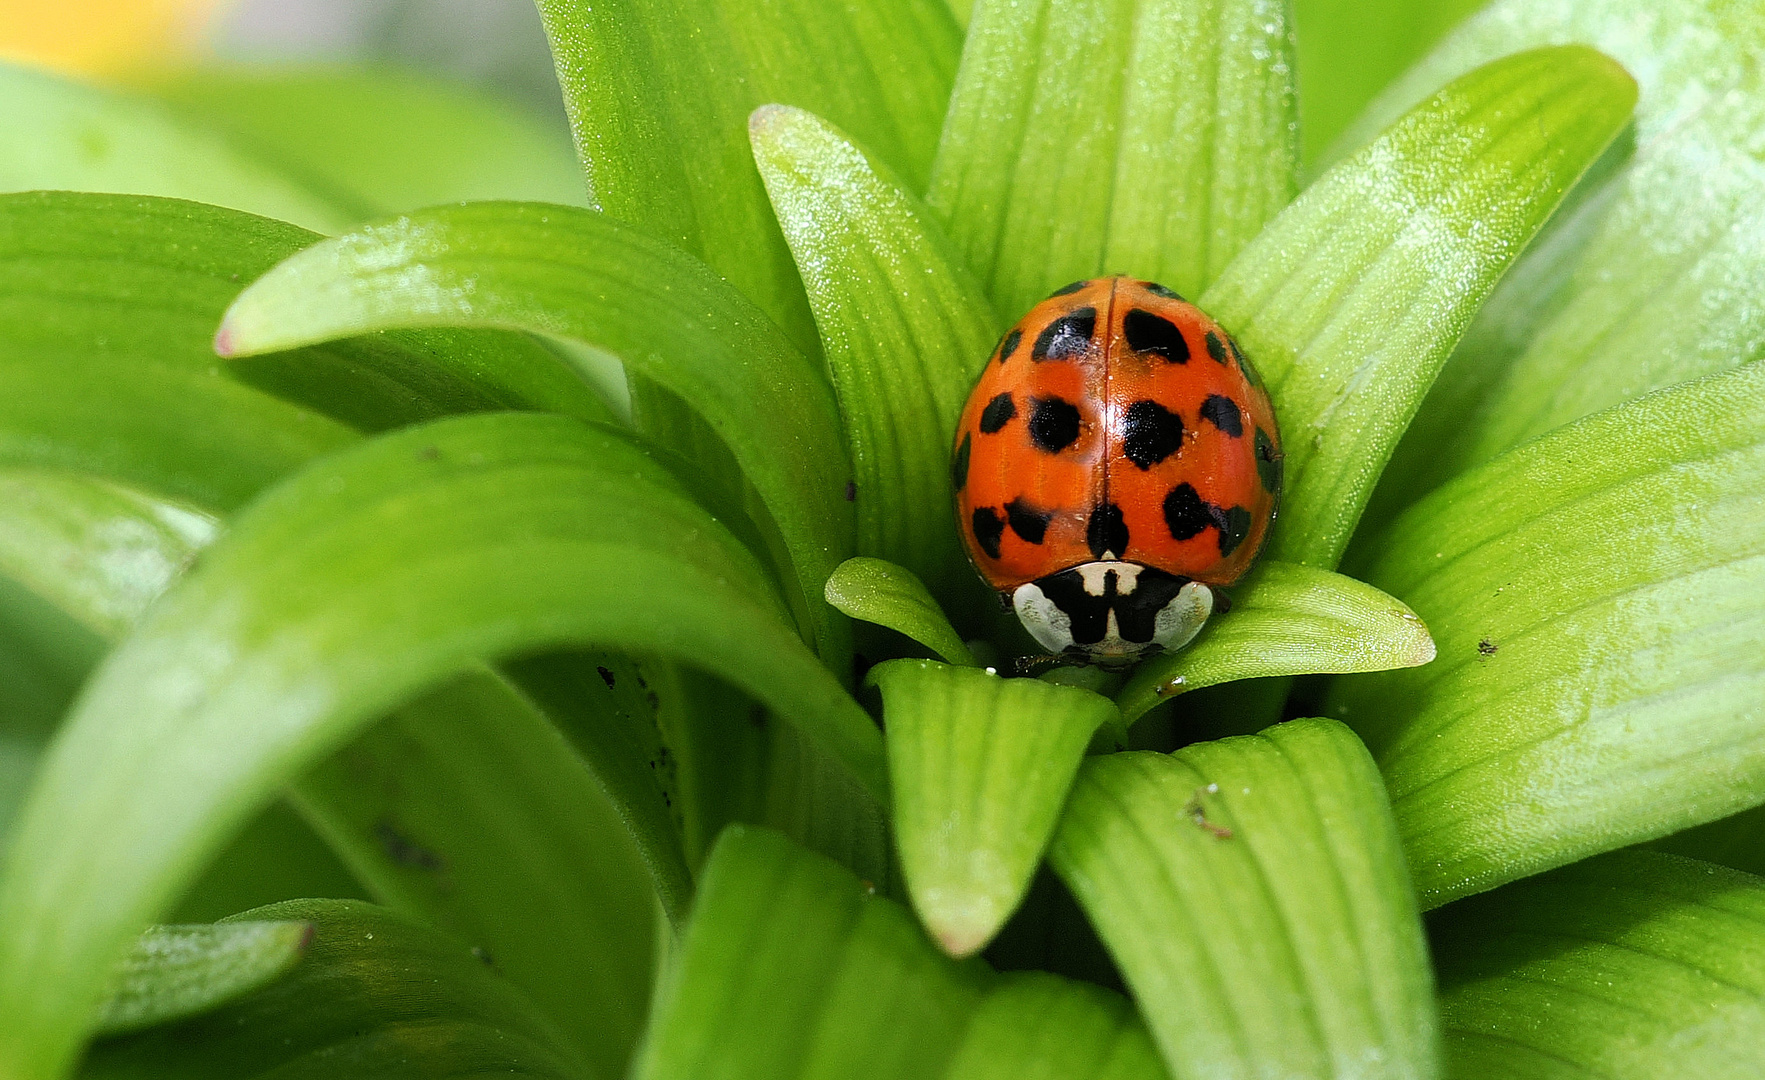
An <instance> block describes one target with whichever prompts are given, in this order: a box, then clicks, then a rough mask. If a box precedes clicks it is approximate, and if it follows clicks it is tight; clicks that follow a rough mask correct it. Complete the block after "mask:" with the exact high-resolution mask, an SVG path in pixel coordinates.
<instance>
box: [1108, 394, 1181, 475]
mask: <svg viewBox="0 0 1765 1080" xmlns="http://www.w3.org/2000/svg"><path fill="white" fill-rule="evenodd" d="M1182 446H1183V418H1182V417H1180V416H1178V415H1177V414H1176V413H1174V412H1171V411H1170V410H1169V409H1167V408H1165V407H1164V406H1163V405H1160V404H1159V403H1158V402H1156V401H1150V400H1148V401H1136V402H1134V403H1133V404H1132V405H1129V406H1128V411H1127V413H1126V415H1124V416H1123V417H1122V452H1123V453H1124V454H1126V455H1127V456H1128V460H1129V461H1131V462H1133V463H1134V464H1135V465H1138V466H1139V467H1140V468H1142V469H1150V468H1152V466H1154V465H1156V464H1158V463H1159V462H1161V461H1163V460H1164V459H1165V458H1167V457H1170V456H1171V455H1172V454H1174V453H1176V452H1177V451H1178V450H1180V449H1182Z"/></svg>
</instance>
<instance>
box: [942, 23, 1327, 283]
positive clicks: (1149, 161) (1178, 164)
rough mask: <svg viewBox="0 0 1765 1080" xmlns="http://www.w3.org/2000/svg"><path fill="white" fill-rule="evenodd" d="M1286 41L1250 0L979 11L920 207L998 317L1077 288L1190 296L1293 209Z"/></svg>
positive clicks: (1283, 27)
mask: <svg viewBox="0 0 1765 1080" xmlns="http://www.w3.org/2000/svg"><path fill="white" fill-rule="evenodd" d="M1295 110H1296V105H1295V101H1294V94H1293V43H1292V31H1291V28H1290V27H1289V25H1288V22H1287V15H1286V10H1285V8H1284V6H1283V5H1280V4H1269V3H1264V2H1261V0H1081V2H1070V3H1065V2H1057V0H983V2H982V3H980V4H979V5H977V6H976V8H975V12H974V17H973V21H972V23H971V24H970V27H969V32H968V39H967V43H966V44H965V45H964V48H963V54H962V70H961V72H960V73H959V75H958V76H957V80H956V89H955V92H954V94H953V95H952V97H951V100H950V115H949V117H948V119H946V121H945V123H944V135H943V141H942V143H941V144H940V145H939V147H938V159H937V165H936V168H935V169H934V171H933V176H932V186H931V192H930V195H929V196H928V198H929V200H930V202H931V204H932V205H933V206H935V207H937V208H938V209H939V210H941V211H943V212H944V213H945V214H946V215H948V217H949V220H950V232H951V235H952V236H953V237H954V238H955V240H956V243H957V245H958V246H959V247H960V248H961V249H962V251H963V252H964V253H965V254H966V255H967V256H968V263H969V265H970V266H972V267H973V268H974V270H975V272H976V273H977V274H979V275H980V276H981V279H982V280H983V281H984V282H985V283H986V285H987V287H988V289H989V291H990V292H991V294H992V297H993V300H994V302H995V303H997V304H998V306H999V310H1000V311H1001V312H1003V313H1004V314H1005V315H1006V316H1007V317H1015V316H1016V315H1017V313H1019V312H1022V311H1024V310H1026V309H1028V308H1029V306H1030V305H1031V304H1033V303H1035V302H1036V301H1038V300H1040V299H1042V297H1043V296H1045V295H1047V293H1048V291H1049V290H1050V289H1053V288H1055V287H1057V286H1060V285H1064V284H1066V283H1067V282H1069V281H1073V280H1075V279H1078V278H1088V277H1095V276H1097V275H1099V274H1104V273H1123V272H1127V273H1132V274H1137V275H1139V276H1141V277H1145V278H1151V279H1153V280H1155V281H1158V282H1161V283H1163V284H1165V285H1167V286H1169V287H1171V288H1173V289H1176V290H1177V291H1178V292H1181V293H1184V294H1186V295H1190V296H1193V295H1196V294H1198V293H1199V292H1200V291H1201V290H1202V289H1204V288H1206V287H1207V286H1208V284H1209V283H1210V282H1212V281H1213V280H1214V279H1215V278H1216V277H1218V276H1219V274H1220V272H1221V271H1222V270H1224V269H1225V267H1226V264H1227V263H1229V262H1231V260H1232V258H1233V256H1235V255H1237V254H1238V252H1239V250H1240V249H1242V248H1243V247H1244V245H1245V244H1247V243H1249V242H1250V240H1251V238H1253V237H1255V236H1256V234H1257V233H1258V232H1259V231H1260V230H1261V229H1262V227H1263V224H1264V223H1265V222H1266V221H1268V220H1269V219H1270V218H1272V217H1274V216H1275V214H1276V213H1277V212H1278V211H1279V210H1280V209H1281V208H1282V207H1283V206H1285V205H1287V203H1288V201H1289V200H1291V199H1292V198H1293V193H1294V191H1295V188H1296V184H1297V177H1296V171H1297V168H1298V151H1299V136H1298V130H1297V127H1296V125H1295Z"/></svg>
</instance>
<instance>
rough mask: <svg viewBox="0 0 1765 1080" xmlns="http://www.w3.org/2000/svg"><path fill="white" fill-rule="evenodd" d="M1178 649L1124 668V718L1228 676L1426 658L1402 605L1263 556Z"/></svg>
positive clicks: (1412, 618) (1422, 638)
mask: <svg viewBox="0 0 1765 1080" xmlns="http://www.w3.org/2000/svg"><path fill="white" fill-rule="evenodd" d="M1231 595H1232V610H1231V611H1229V612H1226V613H1225V614H1220V615H1214V616H1213V617H1212V618H1210V619H1209V620H1208V623H1207V625H1206V626H1205V627H1203V628H1202V631H1201V634H1200V635H1199V636H1198V637H1197V638H1196V639H1195V641H1194V642H1193V643H1191V644H1190V645H1188V646H1187V647H1185V648H1184V649H1183V650H1182V651H1180V652H1177V653H1173V654H1171V655H1169V656H1155V657H1153V658H1151V659H1150V660H1147V661H1145V662H1143V663H1141V664H1140V666H1139V667H1137V668H1135V669H1134V674H1133V677H1132V678H1130V679H1129V680H1128V683H1127V685H1126V686H1124V687H1122V689H1121V692H1120V693H1119V694H1117V695H1116V704H1117V705H1119V706H1120V707H1121V710H1122V718H1123V719H1124V720H1126V721H1127V722H1128V723H1130V724H1131V723H1133V722H1134V721H1135V720H1136V719H1138V718H1139V717H1141V716H1143V715H1144V714H1145V713H1147V712H1148V711H1150V710H1151V709H1152V708H1153V707H1154V706H1156V705H1157V704H1158V703H1159V702H1161V701H1164V700H1166V699H1168V698H1171V697H1174V696H1176V695H1177V694H1183V693H1187V692H1189V691H1191V690H1199V689H1201V688H1202V687H1206V686H1217V685H1219V684H1222V683H1228V682H1234V681H1236V680H1238V679H1260V678H1266V677H1269V676H1276V675H1311V674H1317V673H1322V672H1346V671H1382V670H1384V669H1386V668H1396V667H1415V666H1416V665H1418V664H1426V663H1428V662H1429V661H1430V660H1432V659H1434V640H1433V639H1432V638H1430V637H1429V636H1428V628H1427V627H1426V626H1424V625H1423V624H1422V620H1421V619H1419V618H1417V617H1416V613H1415V612H1413V611H1411V610H1410V609H1409V606H1408V605H1406V604H1405V603H1403V601H1401V600H1398V599H1397V598H1396V597H1392V596H1387V595H1386V594H1385V593H1382V592H1380V591H1379V590H1378V589H1375V588H1373V587H1372V586H1370V585H1367V584H1365V583H1364V582H1360V581H1356V580H1354V579H1353V578H1348V577H1343V576H1342V575H1341V574H1333V573H1330V572H1329V571H1327V570H1314V569H1312V568H1311V567H1307V566H1297V565H1295V564H1293V563H1283V562H1272V561H1265V562H1261V563H1258V564H1257V566H1256V568H1255V569H1253V570H1252V571H1251V572H1250V574H1249V575H1248V576H1247V577H1245V579H1244V580H1243V582H1242V583H1240V584H1239V585H1238V586H1235V587H1234V588H1233V589H1232V590H1231Z"/></svg>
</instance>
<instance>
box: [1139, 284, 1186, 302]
mask: <svg viewBox="0 0 1765 1080" xmlns="http://www.w3.org/2000/svg"><path fill="white" fill-rule="evenodd" d="M1140 287H1141V288H1142V289H1145V290H1146V291H1147V292H1149V293H1151V294H1152V295H1153V296H1162V297H1164V298H1165V299H1166V300H1181V299H1183V298H1182V297H1181V296H1178V295H1177V291H1176V290H1175V289H1167V288H1165V287H1164V286H1163V285H1160V284H1159V283H1158V282H1156V281H1142V282H1140Z"/></svg>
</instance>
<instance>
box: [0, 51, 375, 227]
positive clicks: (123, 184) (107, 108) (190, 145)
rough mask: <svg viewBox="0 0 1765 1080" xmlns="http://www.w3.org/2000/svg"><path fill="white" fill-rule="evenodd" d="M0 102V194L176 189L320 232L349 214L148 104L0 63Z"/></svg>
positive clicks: (174, 192)
mask: <svg viewBox="0 0 1765 1080" xmlns="http://www.w3.org/2000/svg"><path fill="white" fill-rule="evenodd" d="M0 102H4V103H5V108H4V110H0V117H4V119H0V191H31V190H43V189H51V188H55V189H62V190H69V191H109V192H118V193H123V194H129V195H164V196H172V197H175V198H180V199H193V200H195V201H197V202H205V203H214V204H216V205H219V206H229V207H233V208H234V209H238V210H249V211H251V212H253V213H257V214H262V215H264V216H266V217H272V218H278V219H280V220H282V221H290V222H293V223H294V224H296V225H303V226H305V227H306V228H309V229H316V230H318V231H320V232H336V231H337V230H339V229H341V228H342V227H343V225H344V224H345V223H346V222H347V221H348V220H349V214H348V212H347V211H345V210H343V209H341V208H339V207H337V206H335V205H333V204H331V203H330V202H328V201H327V200H326V199H325V198H324V197H322V196H320V195H318V194H315V193H314V192H312V191H310V190H308V189H306V188H305V187H303V186H302V185H301V184H299V183H298V182H296V181H295V180H293V179H291V178H290V177H288V176H286V175H284V174H282V173H280V172H278V171H277V170H276V169H275V168H273V167H272V166H270V165H268V164H266V163H264V162H262V161H259V160H256V159H254V158H252V157H250V156H249V155H247V154H245V153H242V152H240V151H239V150H237V149H235V148H234V147H233V146H231V145H229V144H228V143H227V141H226V140H225V139H224V138H223V137H221V136H220V135H219V134H217V133H215V132H210V131H205V130H203V129H202V128H200V127H198V126H194V125H191V124H189V123H187V122H184V121H181V120H179V119H177V118H176V117H174V116H172V115H171V114H169V113H168V112H167V111H166V110H165V109H164V108H163V107H161V106H159V105H157V104H155V103H153V102H151V101H146V100H142V99H138V98H133V97H129V96H127V95H124V94H119V93H116V92H114V91H110V90H101V89H99V88H97V87H93V86H86V85H84V84H81V83H77V82H74V81H72V80H69V79H65V78H63V77H61V76H59V75H51V74H49V73H48V72H45V71H41V70H38V69H36V68H29V67H20V66H16V65H13V64H5V63H0Z"/></svg>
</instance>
